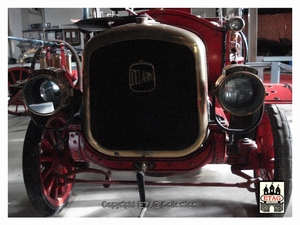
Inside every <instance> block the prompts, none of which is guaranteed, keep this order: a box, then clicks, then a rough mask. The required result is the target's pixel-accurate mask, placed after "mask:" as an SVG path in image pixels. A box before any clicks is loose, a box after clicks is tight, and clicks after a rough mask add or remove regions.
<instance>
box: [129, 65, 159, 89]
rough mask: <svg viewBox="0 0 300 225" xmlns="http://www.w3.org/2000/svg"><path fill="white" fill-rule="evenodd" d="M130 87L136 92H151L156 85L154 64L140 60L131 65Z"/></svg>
mask: <svg viewBox="0 0 300 225" xmlns="http://www.w3.org/2000/svg"><path fill="white" fill-rule="evenodd" d="M129 87H130V89H131V90H132V91H134V92H151V91H153V90H154V89H155V87H156V81H155V71H154V66H153V64H151V63H148V62H144V61H139V62H136V63H133V64H131V66H130V67H129Z"/></svg>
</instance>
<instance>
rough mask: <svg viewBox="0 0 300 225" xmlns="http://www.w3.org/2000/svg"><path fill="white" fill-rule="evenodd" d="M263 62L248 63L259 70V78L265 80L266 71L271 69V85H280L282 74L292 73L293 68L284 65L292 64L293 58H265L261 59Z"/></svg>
mask: <svg viewBox="0 0 300 225" xmlns="http://www.w3.org/2000/svg"><path fill="white" fill-rule="evenodd" d="M261 59H262V61H258V62H247V63H246V65H249V66H251V67H253V68H255V69H257V70H258V77H259V78H260V79H262V80H263V78H264V70H265V69H268V68H271V81H270V82H271V83H276V84H278V83H279V82H280V72H281V71H282V70H283V71H286V72H292V66H291V65H288V64H285V63H282V62H291V61H292V56H264V57H261Z"/></svg>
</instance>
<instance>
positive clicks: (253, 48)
mask: <svg viewBox="0 0 300 225" xmlns="http://www.w3.org/2000/svg"><path fill="white" fill-rule="evenodd" d="M257 17H258V16H257V8H249V11H248V46H249V62H256V57H257Z"/></svg>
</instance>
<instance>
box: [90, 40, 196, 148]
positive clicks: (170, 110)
mask: <svg viewBox="0 0 300 225" xmlns="http://www.w3.org/2000/svg"><path fill="white" fill-rule="evenodd" d="M141 60H142V61H143V62H147V63H150V64H151V65H153V68H154V79H155V86H154V84H153V83H152V84H150V86H151V87H148V86H140V87H139V88H136V89H132V88H131V87H130V76H129V68H130V67H131V65H133V64H134V63H137V62H139V61H141ZM194 64H195V59H194V56H193V53H192V52H191V51H190V50H189V49H188V48H186V47H184V46H181V45H178V44H174V43H171V42H164V41H155V40H134V41H125V42H119V43H114V44H110V45H107V46H104V47H101V48H99V49H97V50H95V51H94V52H93V53H92V54H91V57H90V61H89V82H90V84H89V86H90V124H91V134H92V135H93V137H94V139H95V140H96V141H97V142H98V144H99V145H101V146H103V147H105V148H107V149H112V150H155V151H159V150H182V149H185V148H187V147H189V146H190V145H192V144H193V143H194V142H195V140H196V139H197V137H198V132H199V118H198V104H197V84H196V75H195V74H196V72H195V65H194ZM141 68H143V66H142V67H141Z"/></svg>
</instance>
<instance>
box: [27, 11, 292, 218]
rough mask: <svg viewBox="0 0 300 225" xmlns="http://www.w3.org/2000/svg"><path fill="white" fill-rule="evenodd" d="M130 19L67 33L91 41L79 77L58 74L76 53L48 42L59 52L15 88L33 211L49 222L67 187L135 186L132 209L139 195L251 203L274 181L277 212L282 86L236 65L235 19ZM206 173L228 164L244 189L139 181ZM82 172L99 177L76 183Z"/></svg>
mask: <svg viewBox="0 0 300 225" xmlns="http://www.w3.org/2000/svg"><path fill="white" fill-rule="evenodd" d="M131 14H133V15H129V16H125V17H108V18H97V19H88V20H82V21H78V22H76V25H77V26H78V27H79V28H80V29H81V30H82V32H85V34H89V33H91V32H97V34H96V35H95V36H94V37H92V38H91V39H90V40H89V41H88V42H87V44H86V46H85V48H84V53H83V62H82V63H83V67H82V69H81V68H80V60H79V59H78V58H77V60H76V66H77V70H76V71H73V70H72V68H71V67H68V66H67V63H66V62H67V60H66V57H65V54H64V53H65V48H67V49H69V50H70V51H71V53H72V54H73V56H74V55H75V56H76V51H75V50H74V49H73V48H72V46H70V45H68V44H67V43H66V42H64V41H53V42H54V43H55V42H56V43H57V47H58V48H60V55H59V57H58V58H59V60H57V61H55V62H54V64H50V61H51V60H49V59H50V58H51V55H47V54H46V53H47V51H46V50H45V49H44V48H41V49H40V50H39V51H37V53H36V54H35V58H37V57H39V60H40V62H43V63H42V64H41V65H42V66H41V68H40V69H35V70H33V72H32V75H31V77H30V79H29V80H28V81H27V82H26V84H25V85H24V87H23V89H22V92H23V99H24V102H25V104H26V106H27V108H28V110H29V112H30V115H31V119H32V120H31V122H30V124H29V126H28V130H27V134H26V137H25V141H24V149H23V173H24V181H25V186H26V189H27V193H28V196H29V198H30V200H31V202H32V204H33V205H34V206H35V207H36V208H37V209H39V210H41V211H43V212H44V213H45V214H47V215H52V214H55V213H58V212H59V211H60V210H61V209H62V208H63V207H64V206H65V205H66V203H67V201H68V199H69V197H70V195H71V191H72V188H73V185H74V184H75V183H76V182H86V183H98V184H103V186H104V187H106V188H108V187H109V186H110V185H111V184H120V185H121V184H132V185H137V186H138V188H139V194H140V201H141V202H142V203H143V202H145V201H146V195H145V186H147V185H156V186H159V185H165V186H166V185H169V186H170V185H184V186H223V187H224V186H228V187H240V188H245V189H247V190H248V191H250V192H254V193H255V194H256V197H257V201H258V203H259V201H260V200H259V198H260V196H259V191H258V186H259V183H260V182H261V181H283V182H284V196H285V201H284V207H285V208H286V207H287V206H288V203H289V199H290V196H291V191H292V158H291V156H292V153H291V151H292V145H291V142H292V140H291V139H292V138H291V132H290V127H289V123H288V121H287V119H286V116H285V115H284V112H283V111H282V110H281V109H280V107H278V106H277V104H280V103H291V87H290V86H289V85H281V84H276V85H274V84H272V85H269V84H264V83H263V82H262V81H261V80H260V78H259V77H258V76H257V73H258V71H257V70H256V69H254V68H251V67H249V66H246V65H245V61H246V60H247V46H246V43H247V42H246V40H245V37H244V35H243V33H242V29H243V27H244V22H243V20H242V19H241V18H239V17H232V18H229V19H224V18H222V17H220V18H219V19H218V18H213V19H205V18H198V17H197V16H194V15H191V14H189V13H186V12H181V11H178V10H162V9H154V10H148V11H145V12H143V13H139V14H136V13H134V12H131ZM232 34H234V35H232ZM237 36H238V37H239V38H237ZM48 62H49V63H48ZM274 89H276V92H274ZM274 93H276V94H274ZM279 97H280V98H279ZM282 97H284V98H282ZM280 99H284V101H282V100H280ZM33 137H34V138H33ZM92 164H96V165H100V166H102V167H104V168H107V171H104V170H98V169H95V168H93V167H91V166H90V165H92ZM207 164H229V165H231V171H232V173H233V174H236V175H238V176H240V177H242V178H244V179H245V182H242V183H234V184H233V183H216V182H206V183H199V182H184V181H183V182H180V181H179V182H161V181H146V182H145V180H144V176H154V177H158V176H169V175H174V174H178V173H185V172H189V171H194V170H197V169H199V168H201V167H203V166H205V165H207ZM114 170H117V171H136V173H137V176H136V178H137V181H136V182H132V181H127V180H114V179H112V176H111V173H112V171H114ZM245 170H251V171H253V176H249V175H248V174H246V173H245V172H244V171H245ZM83 173H97V174H100V175H102V177H103V178H102V179H99V180H82V179H77V178H76V177H77V175H79V174H83ZM142 206H143V207H142V208H141V213H140V216H143V215H144V213H145V210H146V208H147V207H146V205H142ZM266 215H272V216H282V215H283V213H281V214H277V213H269V214H266Z"/></svg>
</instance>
